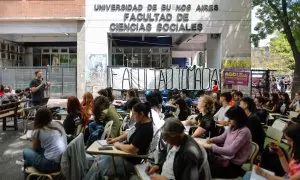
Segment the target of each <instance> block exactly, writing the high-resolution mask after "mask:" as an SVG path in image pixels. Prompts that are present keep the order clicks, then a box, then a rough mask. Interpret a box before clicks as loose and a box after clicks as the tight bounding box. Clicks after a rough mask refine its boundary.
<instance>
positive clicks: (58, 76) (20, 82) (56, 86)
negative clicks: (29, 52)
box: [0, 66, 77, 98]
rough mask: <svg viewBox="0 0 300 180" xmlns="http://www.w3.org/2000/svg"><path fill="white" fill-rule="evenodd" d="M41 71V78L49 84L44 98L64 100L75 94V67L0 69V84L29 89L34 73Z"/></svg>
mask: <svg viewBox="0 0 300 180" xmlns="http://www.w3.org/2000/svg"><path fill="white" fill-rule="evenodd" d="M37 70H41V71H42V72H43V78H44V80H46V81H49V82H50V83H51V85H50V88H48V90H47V91H46V92H45V96H46V97H49V96H50V98H64V97H67V96H76V94H77V67H76V66H55V67H54V66H46V67H1V68H0V84H3V85H10V86H12V87H13V89H15V90H16V89H22V90H24V89H25V88H28V87H29V84H30V82H31V80H32V79H34V76H35V75H34V72H35V71H37Z"/></svg>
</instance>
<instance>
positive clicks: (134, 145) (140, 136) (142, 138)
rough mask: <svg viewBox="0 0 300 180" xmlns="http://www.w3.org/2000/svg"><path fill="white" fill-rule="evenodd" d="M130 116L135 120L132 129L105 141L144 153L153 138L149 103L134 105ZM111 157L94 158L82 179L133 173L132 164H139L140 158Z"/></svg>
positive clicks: (120, 148) (133, 152) (120, 147)
mask: <svg viewBox="0 0 300 180" xmlns="http://www.w3.org/2000/svg"><path fill="white" fill-rule="evenodd" d="M149 114H150V117H149ZM132 116H133V119H134V120H135V121H136V124H135V126H134V127H133V131H129V132H127V131H126V132H125V133H124V134H122V135H121V136H119V137H116V138H109V139H107V143H108V144H112V145H113V146H114V147H115V148H116V149H119V150H121V151H124V152H127V153H131V154H136V155H146V154H147V153H148V149H149V146H150V143H151V141H152V138H153V124H152V116H151V106H150V104H149V103H147V102H146V103H138V104H136V105H134V106H133V108H132ZM123 142H124V143H123ZM112 158H113V157H112V156H107V155H103V156H102V155H101V156H100V158H99V159H98V160H95V162H94V164H93V165H92V167H91V168H90V170H89V172H88V173H87V174H86V176H85V177H84V179H87V180H88V179H94V178H93V177H95V179H101V178H103V177H104V176H117V177H122V176H124V175H125V174H130V173H134V172H135V170H134V165H136V164H139V163H140V162H141V160H142V159H141V158H137V157H130V158H129V157H128V158H123V157H121V156H117V157H114V159H112ZM113 160H114V162H115V167H116V169H117V171H116V172H115V173H114V172H113V169H114V168H113V163H112V161H113Z"/></svg>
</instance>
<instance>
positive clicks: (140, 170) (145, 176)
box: [134, 163, 150, 180]
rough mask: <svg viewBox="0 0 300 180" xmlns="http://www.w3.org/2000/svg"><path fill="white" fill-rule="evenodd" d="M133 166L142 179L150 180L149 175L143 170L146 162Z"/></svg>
mask: <svg viewBox="0 0 300 180" xmlns="http://www.w3.org/2000/svg"><path fill="white" fill-rule="evenodd" d="M134 167H135V169H136V171H137V173H138V175H139V177H140V178H141V179H142V180H150V176H148V174H147V173H146V172H145V171H146V168H147V164H145V163H144V164H137V165H135V166H134Z"/></svg>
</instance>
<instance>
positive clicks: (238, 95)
mask: <svg viewBox="0 0 300 180" xmlns="http://www.w3.org/2000/svg"><path fill="white" fill-rule="evenodd" d="M242 98H243V93H242V92H241V91H235V92H234V94H233V100H234V102H235V104H234V105H235V106H239V105H240V101H241V100H242Z"/></svg>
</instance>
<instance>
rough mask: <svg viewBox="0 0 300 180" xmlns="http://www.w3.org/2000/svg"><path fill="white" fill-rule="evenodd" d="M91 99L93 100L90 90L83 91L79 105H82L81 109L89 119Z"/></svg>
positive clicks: (91, 105)
mask: <svg viewBox="0 0 300 180" xmlns="http://www.w3.org/2000/svg"><path fill="white" fill-rule="evenodd" d="M93 101H94V97H93V94H92V93H90V92H86V93H84V95H83V97H82V102H81V105H82V107H83V111H84V112H85V113H86V114H87V115H88V118H89V119H90V118H91V116H92V115H93Z"/></svg>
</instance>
